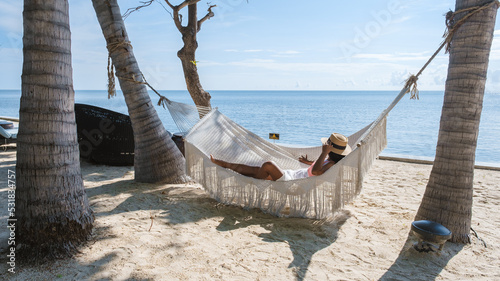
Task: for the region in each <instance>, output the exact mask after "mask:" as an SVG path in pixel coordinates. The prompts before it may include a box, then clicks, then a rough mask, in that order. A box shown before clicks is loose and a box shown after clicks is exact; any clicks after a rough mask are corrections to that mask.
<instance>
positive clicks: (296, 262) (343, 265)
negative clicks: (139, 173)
mask: <svg viewBox="0 0 500 281" xmlns="http://www.w3.org/2000/svg"><path fill="white" fill-rule="evenodd" d="M14 166H15V152H14V150H9V151H7V152H0V226H1V228H0V243H1V246H0V247H4V248H2V249H0V251H1V256H2V263H1V265H0V272H1V275H0V279H2V280H379V279H381V280H433V279H436V280H500V249H499V245H500V234H499V233H498V231H499V228H498V227H499V226H500V209H499V207H498V206H499V204H500V189H499V188H498V187H499V185H498V182H499V181H500V172H499V171H490V170H476V173H475V181H474V190H475V193H474V207H473V221H472V225H473V228H474V229H475V230H476V231H477V232H478V234H479V237H481V238H482V239H483V240H484V241H485V242H486V243H487V248H486V247H485V246H484V245H483V244H482V242H481V241H480V240H478V239H477V238H475V237H473V240H472V244H470V245H458V244H452V243H446V245H445V248H444V250H443V251H442V252H441V254H436V253H419V252H417V251H415V250H414V249H413V248H412V245H413V243H415V242H416V238H415V237H414V236H413V235H410V236H409V233H410V224H411V222H412V221H413V218H414V216H415V213H416V210H417V208H418V206H419V204H420V200H421V197H422V194H423V192H424V189H425V185H426V181H427V179H428V176H429V173H430V169H431V166H430V165H422V164H409V163H401V162H392V161H382V160H377V161H376V162H375V165H374V166H373V168H372V169H371V170H370V173H369V175H368V177H367V179H366V181H365V183H364V189H363V191H362V192H361V195H360V196H359V197H358V198H357V199H356V200H355V201H354V202H353V203H352V204H350V205H349V206H347V207H346V208H345V209H344V210H342V211H340V212H339V213H338V215H337V216H336V218H335V219H334V220H329V221H315V220H308V219H298V218H276V217H274V216H271V215H266V214H263V213H262V212H260V211H258V210H250V211H247V210H243V209H241V208H238V207H232V206H224V205H221V204H218V203H217V202H216V201H215V200H213V199H210V198H209V197H208V196H207V195H206V194H205V193H204V191H203V190H202V189H201V187H199V186H196V185H193V184H191V185H162V184H139V183H135V182H134V181H133V170H132V168H130V167H107V166H94V165H90V164H86V163H83V164H82V173H83V175H84V180H85V187H86V189H87V194H88V196H89V200H90V204H91V206H92V208H93V209H94V211H95V216H96V221H95V224H94V234H93V240H92V241H91V242H90V243H88V244H87V245H85V246H83V247H82V248H81V253H80V254H78V255H77V256H75V257H74V258H73V259H68V260H59V261H56V262H54V263H52V264H49V265H46V266H40V267H29V266H19V267H17V268H16V271H17V273H16V274H10V273H8V272H7V268H8V266H7V264H6V263H5V262H4V260H5V256H6V254H7V253H6V252H5V246H4V245H5V241H6V240H7V237H8V230H7V229H6V227H5V224H6V221H7V203H6V201H7V187H6V180H7V169H9V168H10V169H13V168H14ZM151 218H152V219H151ZM151 224H152V226H151Z"/></svg>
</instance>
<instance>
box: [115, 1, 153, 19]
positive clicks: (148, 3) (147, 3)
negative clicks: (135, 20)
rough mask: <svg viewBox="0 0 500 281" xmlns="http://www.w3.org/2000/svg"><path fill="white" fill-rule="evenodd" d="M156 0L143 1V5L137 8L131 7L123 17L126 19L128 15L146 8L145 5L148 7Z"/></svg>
mask: <svg viewBox="0 0 500 281" xmlns="http://www.w3.org/2000/svg"><path fill="white" fill-rule="evenodd" d="M154 1H155V0H149V1H141V2H140V3H141V4H142V5H140V6H138V7H135V8H130V9H128V10H127V11H126V12H125V14H123V16H122V18H123V19H126V18H127V17H128V16H130V14H132V13H133V12H136V11H139V10H140V9H142V8H144V7H147V6H150V5H151V4H153V2H154Z"/></svg>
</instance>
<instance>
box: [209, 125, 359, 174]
mask: <svg viewBox="0 0 500 281" xmlns="http://www.w3.org/2000/svg"><path fill="white" fill-rule="evenodd" d="M321 142H322V143H323V147H322V150H321V155H320V156H319V157H318V159H317V160H316V161H314V162H313V161H310V160H308V159H307V155H306V156H305V157H304V156H300V157H299V161H300V162H302V163H305V164H308V165H310V166H309V168H303V169H296V170H283V169H281V168H280V167H278V166H277V165H276V164H275V163H274V162H273V161H267V162H265V163H264V164H262V165H261V166H260V167H258V166H248V165H245V164H237V163H229V162H226V161H223V160H219V159H215V158H214V157H213V155H212V154H210V160H212V162H213V163H215V164H217V165H219V166H221V167H223V168H227V169H231V170H233V171H235V172H237V173H240V174H242V175H244V176H247V177H253V178H256V179H265V180H272V181H289V180H296V179H301V178H306V177H312V176H319V175H321V174H323V173H324V172H326V171H327V170H328V169H330V168H331V167H332V166H333V165H334V164H335V163H337V162H339V161H340V160H342V158H344V157H345V156H346V155H347V154H349V152H351V147H350V146H349V144H347V142H348V139H347V137H346V136H344V135H342V134H338V133H333V134H331V135H330V137H329V138H322V139H321Z"/></svg>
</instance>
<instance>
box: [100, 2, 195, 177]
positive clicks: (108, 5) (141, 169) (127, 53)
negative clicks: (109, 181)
mask: <svg viewBox="0 0 500 281" xmlns="http://www.w3.org/2000/svg"><path fill="white" fill-rule="evenodd" d="M92 3H93V5H94V9H95V11H96V15H97V19H98V20H99V24H100V25H101V29H102V32H103V34H104V37H105V39H106V43H107V46H108V50H109V54H110V57H111V59H112V60H113V64H114V66H115V67H116V76H117V77H118V79H119V82H120V87H121V90H122V92H123V95H124V96H125V102H126V103H127V107H128V112H129V115H130V119H131V121H132V128H133V130H134V141H135V156H134V170H135V180H136V181H138V182H159V181H165V182H170V183H174V182H184V181H186V179H187V178H186V175H185V159H184V158H183V156H182V154H181V152H180V151H179V149H177V146H176V145H175V143H174V142H173V141H172V139H171V138H170V136H169V134H168V132H167V131H166V130H165V128H164V127H163V124H162V122H161V120H160V118H159V117H158V114H157V112H156V110H155V108H154V105H153V104H152V103H151V99H150V97H149V94H148V91H147V88H146V85H144V84H143V82H144V81H143V77H142V74H141V71H140V69H139V65H138V63H137V61H136V59H135V56H134V53H133V52H132V45H131V44H130V41H129V38H128V35H127V31H126V29H125V25H124V23H123V19H122V16H121V13H120V7H119V6H118V3H117V1H116V0H105V1H102V0H92Z"/></svg>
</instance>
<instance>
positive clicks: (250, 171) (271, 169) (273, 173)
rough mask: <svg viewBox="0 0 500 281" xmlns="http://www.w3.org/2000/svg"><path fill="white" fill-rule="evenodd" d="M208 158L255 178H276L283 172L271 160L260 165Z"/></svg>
mask: <svg viewBox="0 0 500 281" xmlns="http://www.w3.org/2000/svg"><path fill="white" fill-rule="evenodd" d="M210 160H211V161H212V162H213V163H214V164H217V165H219V166H221V167H224V168H227V169H231V170H233V171H235V172H237V173H240V174H242V175H244V176H247V177H252V178H256V179H262V180H263V179H267V180H273V181H275V180H277V179H279V178H281V177H282V176H283V172H282V171H281V170H280V168H278V167H277V166H276V165H275V164H274V163H273V162H265V163H264V164H262V166H260V167H257V166H248V165H245V164H237V163H229V162H226V161H223V160H219V159H215V158H214V157H213V156H212V155H210Z"/></svg>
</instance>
